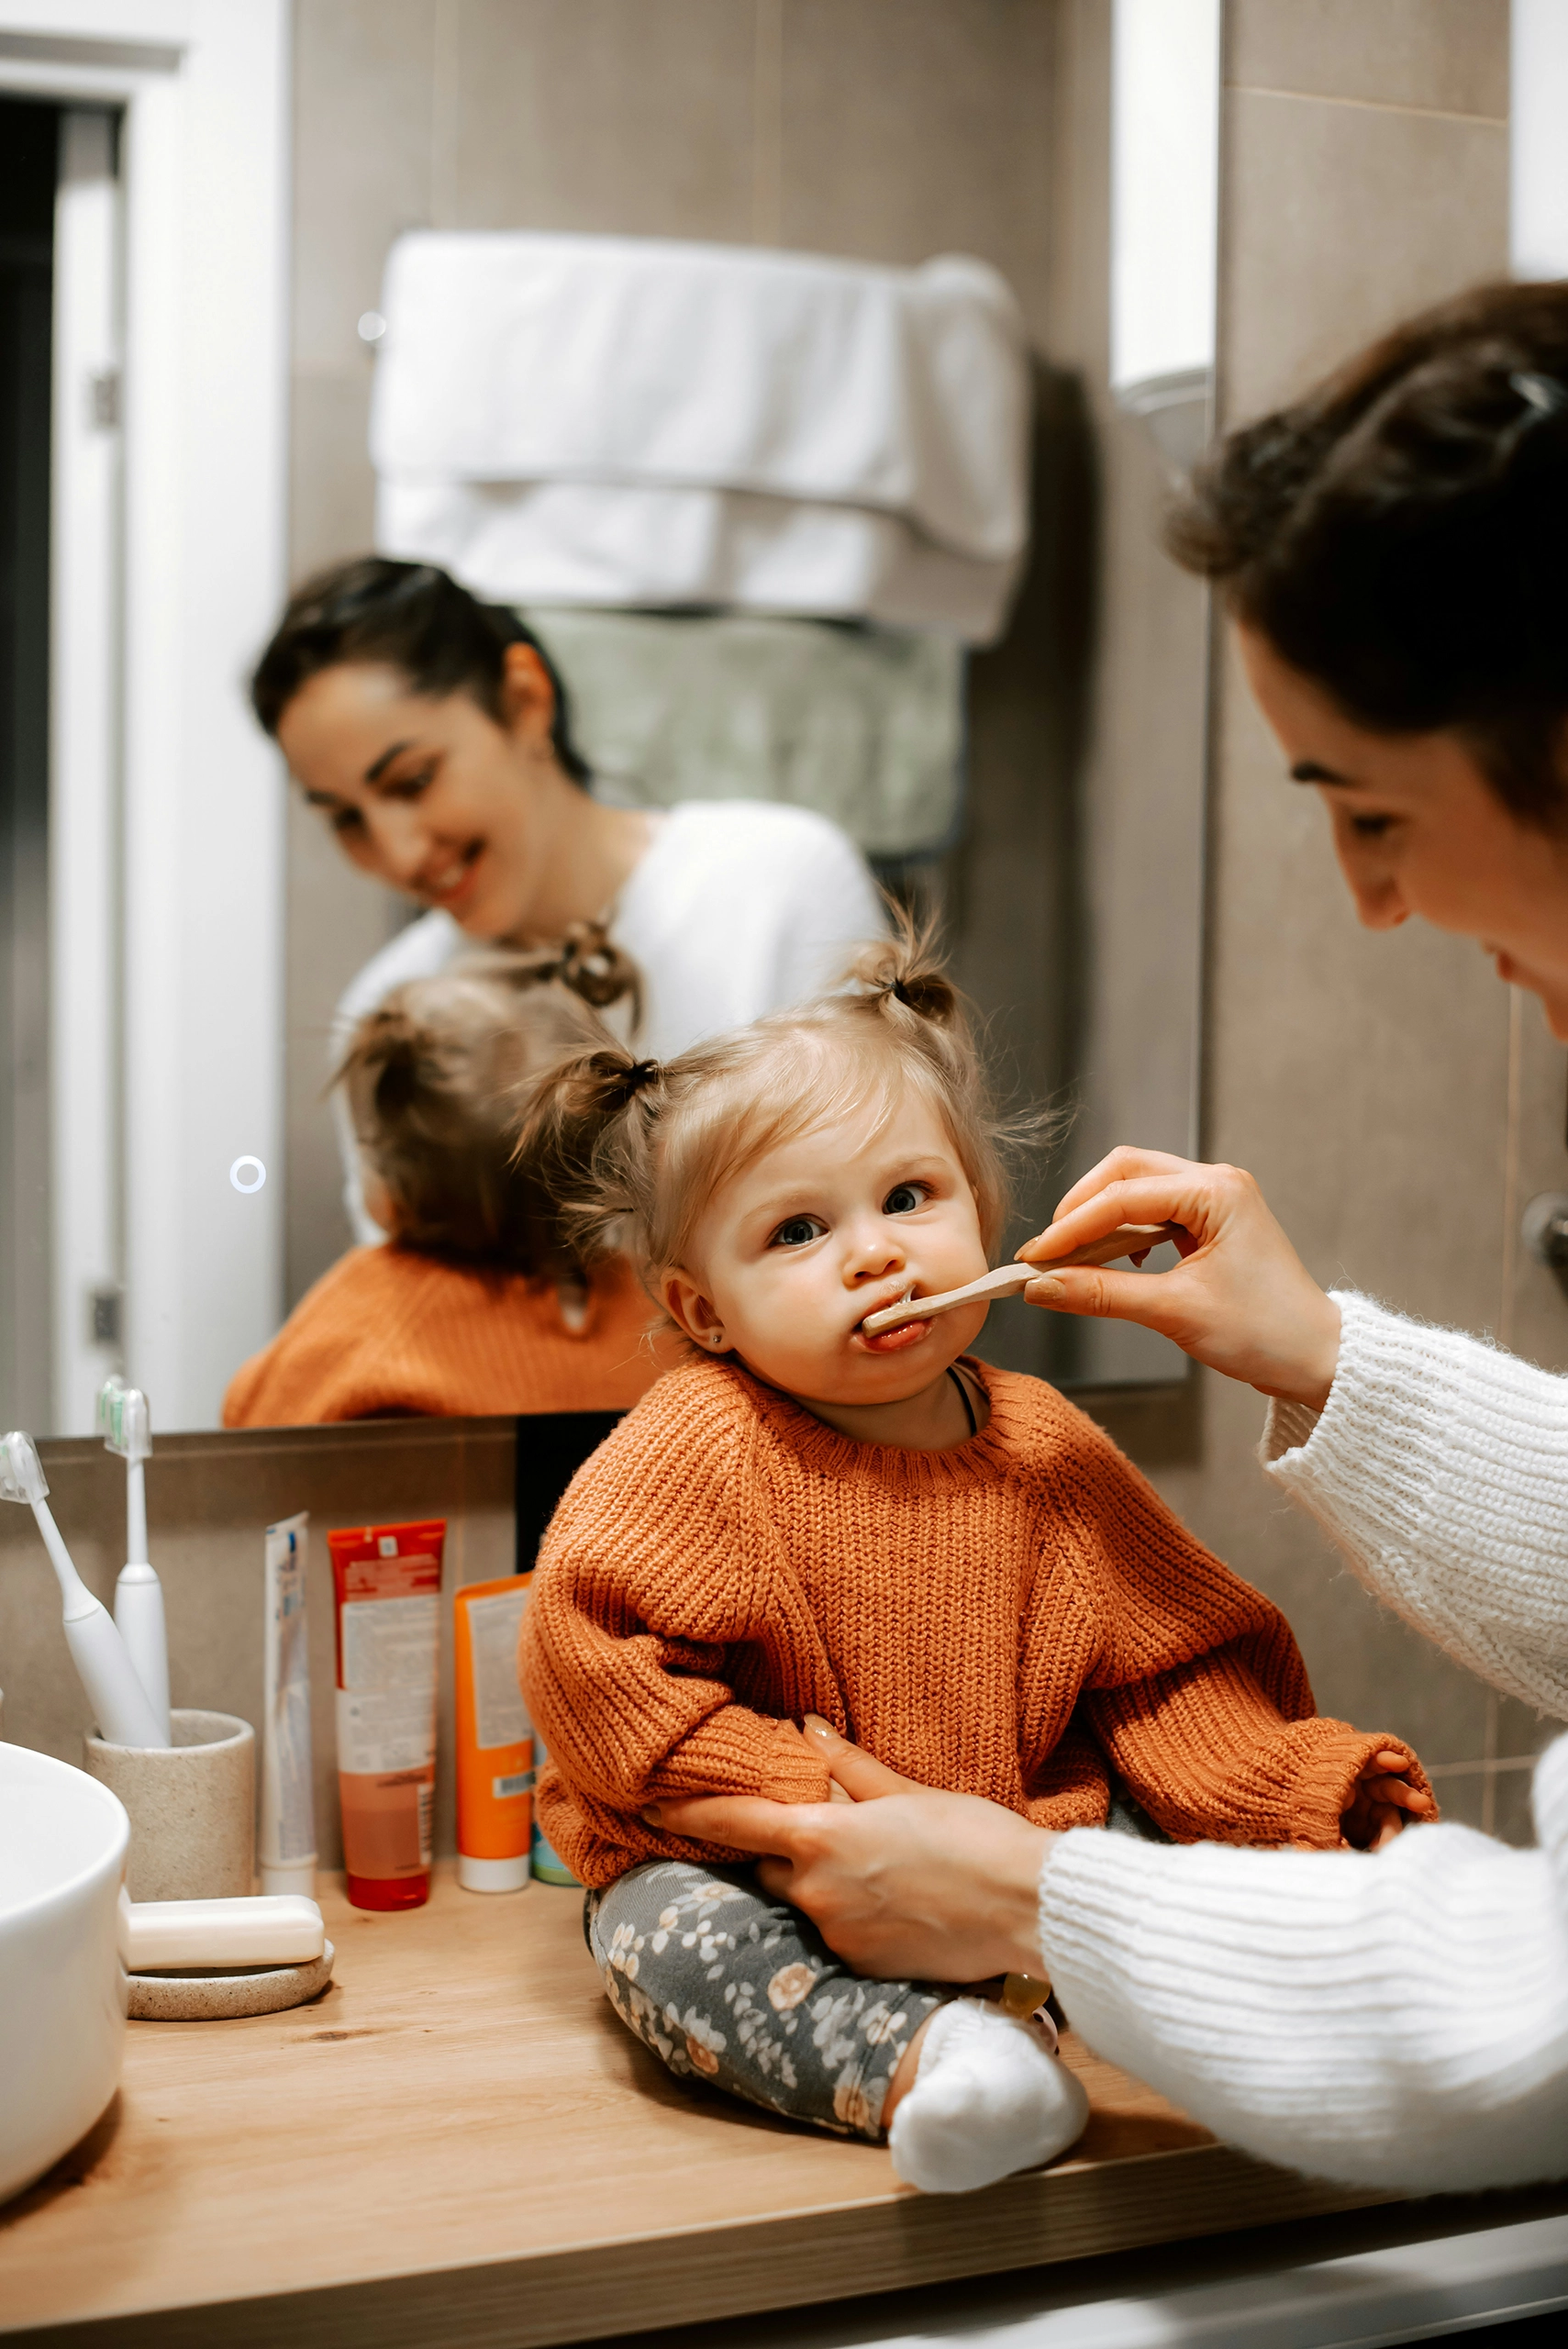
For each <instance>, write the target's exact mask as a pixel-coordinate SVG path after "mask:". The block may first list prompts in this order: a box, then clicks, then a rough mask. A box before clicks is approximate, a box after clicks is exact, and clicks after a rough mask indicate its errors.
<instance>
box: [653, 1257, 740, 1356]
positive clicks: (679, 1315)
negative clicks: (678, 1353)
mask: <svg viewBox="0 0 1568 2349" xmlns="http://www.w3.org/2000/svg"><path fill="white" fill-rule="evenodd" d="M659 1295H660V1298H661V1300H662V1304H663V1307H664V1310H665V1312H666V1313H667V1314H668V1315H669V1317H670V1319H671V1320H672V1321H673V1322H674V1324H675V1326H676V1328H677V1329H678V1330H681V1331H682V1332H683V1333H684V1335H685V1336H686V1337H688V1338H689V1339H690V1340H691V1341H692V1343H693V1345H694V1346H700V1347H701V1348H702V1351H703V1352H704V1353H705V1354H727V1353H728V1352H729V1351H730V1341H729V1340H728V1338H727V1337H726V1335H725V1333H724V1324H723V1321H722V1320H721V1319H720V1318H719V1313H718V1308H717V1306H716V1305H715V1304H714V1302H713V1300H712V1298H711V1297H707V1296H706V1294H705V1292H704V1290H703V1288H702V1286H701V1284H700V1283H699V1282H697V1281H695V1280H693V1278H692V1276H691V1275H690V1274H689V1273H684V1272H682V1271H681V1270H680V1269H679V1267H678V1266H677V1267H673V1268H672V1269H671V1270H670V1271H669V1272H666V1273H664V1274H662V1275H661V1277H660V1282H659Z"/></svg>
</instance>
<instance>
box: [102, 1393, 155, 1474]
mask: <svg viewBox="0 0 1568 2349" xmlns="http://www.w3.org/2000/svg"><path fill="white" fill-rule="evenodd" d="M98 1433H99V1434H100V1435H101V1436H102V1437H103V1439H104V1448H105V1450H106V1451H107V1452H117V1453H118V1454H119V1456H120V1458H121V1459H122V1460H150V1459H151V1457H152V1422H151V1419H150V1416H149V1413H148V1408H147V1397H146V1396H145V1395H144V1394H143V1393H142V1391H141V1389H140V1387H139V1386H127V1385H126V1383H125V1380H124V1379H123V1378H122V1377H121V1376H120V1375H119V1373H118V1372H117V1371H114V1372H112V1373H111V1374H110V1375H109V1376H108V1377H107V1378H106V1379H105V1381H104V1383H103V1385H102V1386H100V1387H99V1389H98Z"/></svg>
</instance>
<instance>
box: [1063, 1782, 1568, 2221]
mask: <svg viewBox="0 0 1568 2349" xmlns="http://www.w3.org/2000/svg"><path fill="white" fill-rule="evenodd" d="M1551 1761H1552V1757H1549V1762H1548V1764H1546V1765H1542V1771H1541V1776H1542V1778H1543V1779H1550V1778H1551V1777H1553V1776H1555V1771H1554V1770H1553V1769H1552V1768H1551ZM1562 1776H1563V1781H1564V1791H1565V1793H1568V1741H1565V1742H1564V1748H1563V1762H1562ZM1554 1793H1555V1787H1553V1788H1552V1789H1551V1794H1549V1796H1548V1799H1547V1804H1546V1806H1545V1807H1546V1808H1547V1809H1550V1808H1551V1795H1552V1794H1554ZM1565 1808H1568V1806H1565ZM1564 1824H1565V1825H1568V1819H1565V1821H1564ZM1562 1865H1563V1863H1562V1856H1561V1854H1550V1853H1548V1852H1546V1851H1539V1852H1518V1851H1510V1850H1509V1849H1507V1847H1506V1846H1505V1845H1502V1844H1499V1843H1496V1842H1490V1841H1488V1840H1487V1839H1485V1838H1484V1837H1482V1836H1479V1835H1476V1834H1473V1833H1472V1832H1471V1831H1470V1830H1468V1829H1466V1828H1457V1827H1416V1828H1412V1829H1409V1830H1407V1831H1406V1832H1405V1833H1404V1834H1403V1835H1401V1836H1399V1837H1398V1838H1397V1839H1396V1842H1394V1843H1393V1844H1392V1845H1391V1846H1390V1848H1389V1849H1388V1850H1387V1851H1386V1852H1383V1853H1379V1854H1376V1855H1375V1856H1372V1855H1368V1854H1362V1853H1351V1852H1339V1853H1335V1852H1325V1853H1318V1852H1248V1851H1236V1850H1226V1849H1222V1848H1220V1847H1218V1846H1217V1845H1214V1844H1197V1845H1192V1846H1188V1847H1186V1848H1171V1847H1168V1846H1167V1847H1161V1846H1156V1845H1152V1844H1148V1843H1140V1842H1135V1841H1134V1840H1133V1839H1132V1838H1131V1837H1129V1836H1123V1835H1113V1834H1108V1833H1106V1832H1104V1831H1094V1830H1084V1829H1077V1830H1075V1831H1073V1833H1071V1834H1067V1835H1063V1836H1062V1837H1060V1838H1059V1839H1058V1840H1057V1841H1056V1842H1054V1843H1053V1844H1052V1845H1051V1847H1050V1850H1049V1852H1048V1854H1047V1857H1046V1861H1045V1865H1044V1866H1043V1867H1042V1869H1041V1871H1040V1955H1041V1961H1042V1964H1043V1965H1044V1968H1045V1971H1046V1972H1047V1974H1049V1975H1050V1976H1051V1980H1052V1982H1053V1984H1054V1986H1055V1988H1056V1992H1057V1995H1058V1997H1059V1998H1060V1999H1061V2001H1062V2007H1063V2009H1065V2011H1066V2013H1067V2016H1068V2018H1069V2020H1070V2021H1071V2022H1072V2023H1073V2026H1074V2028H1075V2029H1076V2030H1077V2031H1079V2032H1081V2033H1082V2034H1083V2036H1084V2038H1085V2039H1086V2040H1087V2042H1088V2043H1089V2044H1090V2046H1091V2047H1093V2048H1094V2049H1095V2052H1096V2054H1100V2055H1102V2056H1104V2057H1105V2058H1106V2059H1107V2060H1108V2061H1109V2062H1112V2063H1115V2064H1119V2065H1123V2066H1124V2067H1125V2069H1127V2070H1128V2071H1129V2072H1131V2073H1133V2074H1135V2075H1136V2076H1137V2077H1139V2078H1140V2079H1142V2080H1145V2081H1147V2082H1148V2084H1149V2085H1150V2086H1151V2087H1153V2088H1156V2089H1158V2090H1159V2091H1160V2092H1161V2093H1162V2095H1164V2096H1167V2097H1169V2098H1170V2099H1171V2100H1172V2101H1173V2103H1175V2104H1177V2105H1180V2106H1181V2107H1182V2108H1183V2110H1185V2111H1186V2112H1188V2113H1190V2114H1191V2115H1192V2117H1193V2119H1194V2120H1195V2121H1201V2122H1203V2123H1204V2125H1205V2126H1206V2127H1207V2128H1210V2129H1212V2130H1214V2131H1215V2132H1216V2133H1217V2134H1218V2135H1219V2136H1221V2137H1224V2138H1226V2139H1227V2140H1229V2142H1230V2143H1233V2144H1237V2145H1240V2146H1241V2147H1242V2148H1243V2149H1244V2150H1245V2151H1247V2152H1249V2153H1251V2154H1257V2155H1259V2156H1260V2157H1262V2159H1264V2160H1267V2161H1273V2162H1276V2163H1281V2164H1284V2165H1286V2166H1288V2167H1291V2168H1295V2169H1303V2170H1307V2171H1309V2172H1313V2173H1316V2174H1318V2175H1322V2176H1331V2177H1339V2178H1346V2179H1351V2180H1356V2181H1364V2182H1365V2183H1367V2184H1368V2185H1372V2186H1380V2187H1385V2188H1403V2189H1405V2190H1407V2191H1410V2192H1415V2193H1432V2192H1442V2191H1449V2190H1467V2189H1470V2188H1483V2187H1491V2186H1507V2185H1515V2184H1520V2183H1523V2182H1525V2181H1526V2180H1529V2179H1531V2178H1544V2177H1551V2176H1560V2175H1562V2173H1563V2171H1564V2169H1565V2168H1568V1977H1565V1976H1564V1974H1563V1968H1562V1920H1561V1918H1562V1911H1561V1899H1562V1890H1563V1889H1564V1887H1563V1884H1562ZM1554 1868H1555V1869H1556V1871H1557V1874H1556V1876H1555V1877H1554V1875H1553V1869H1554Z"/></svg>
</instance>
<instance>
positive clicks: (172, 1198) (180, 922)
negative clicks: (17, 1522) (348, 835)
mask: <svg viewBox="0 0 1568 2349" xmlns="http://www.w3.org/2000/svg"><path fill="white" fill-rule="evenodd" d="M289 14H290V12H289V6H288V0H0V90H3V91H6V92H8V93H14V94H16V95H24V94H28V95H36V96H39V97H49V98H52V99H55V100H58V101H60V102H62V103H66V104H70V103H72V101H74V102H77V103H79V104H87V105H91V104H95V103H96V104H100V105H108V106H114V107H117V108H118V109H120V110H121V111H122V146H121V179H120V194H121V201H122V204H123V210H124V255H125V276H124V287H125V342H124V367H123V401H122V416H123V425H122V432H123V445H122V451H121V460H122V466H123V531H122V546H121V553H120V559H119V563H118V573H119V575H118V579H117V582H116V583H115V585H116V587H117V595H116V596H115V603H116V607H117V611H118V614H119V615H120V618H119V622H118V626H117V636H118V645H117V653H118V666H119V674H120V679H121V685H120V693H119V727H118V738H119V739H118V742H117V746H115V747H117V752H118V758H117V765H118V770H119V772H118V777H117V788H118V792H119V807H120V828H119V829H120V837H121V839H122V841H123V843H124V852H123V856H122V857H121V858H119V859H118V860H117V863H118V865H119V872H118V874H117V875H111V881H113V880H115V879H117V881H118V884H119V888H120V891H121V893H122V896H121V902H122V908H123V912H122V918H121V921H120V924H119V933H118V934H119V939H120V941H121V943H120V947H119V951H118V953H117V956H116V957H115V958H114V960H115V961H116V962H117V964H118V971H117V974H116V973H115V972H113V971H110V972H109V973H108V976H109V980H110V983H111V992H112V993H116V994H117V996H118V1002H117V1005H116V1006H115V1008H114V1013H113V1019H114V1022H115V1023H116V1024H117V1029H118V1033H117V1037H116V1038H115V1039H114V1041H116V1042H117V1046H118V1051H117V1058H118V1061H119V1065H120V1073H121V1075H120V1082H121V1086H122V1091H123V1102H124V1113H123V1119H122V1121H121V1130H122V1133H123V1157H122V1159H121V1163H120V1166H119V1167H118V1169H114V1168H112V1167H109V1168H104V1169H103V1170H102V1172H101V1175H100V1173H99V1170H98V1169H97V1168H96V1167H94V1166H91V1165H89V1164H87V1163H79V1154H80V1153H82V1152H86V1154H87V1156H88V1157H89V1158H95V1157H96V1156H97V1153H98V1150H99V1149H100V1148H101V1147H102V1145H101V1143H98V1144H92V1143H91V1142H90V1141H89V1140H88V1138H89V1137H90V1135H91V1134H92V1132H93V1130H94V1120H95V1119H97V1120H98V1122H99V1124H100V1126H101V1124H102V1119H103V1114H104V1112H103V1103H102V1090H101V1076H100V1074H98V1073H97V1072H99V1070H100V1067H101V1062H102V1039H101V1038H99V1039H97V1040H96V1041H95V1039H94V1037H93V1035H92V1033H91V1030H92V1007H93V1004H94V1003H95V1001H97V1000H99V999H100V998H101V995H102V992H103V985H104V977H103V967H106V963H105V954H104V950H103V945H102V940H101V938H99V939H93V938H88V939H85V940H84V939H83V937H82V936H81V933H80V923H81V920H82V919H83V915H84V913H85V912H86V911H87V909H88V908H89V907H91V905H92V903H93V902H94V891H95V889H96V891H97V893H98V897H99V900H100V901H101V897H102V893H103V883H102V880H101V879H100V880H97V881H95V878H94V874H93V871H92V869H91V868H92V866H93V863H94V860H95V857H96V858H97V861H98V863H100V864H101V863H102V861H103V860H102V842H101V841H94V840H93V839H91V838H87V837H83V826H82V824H81V822H80V821H75V822H73V821H72V818H73V816H74V815H76V814H77V813H78V811H79V810H81V809H82V808H83V807H85V805H86V804H87V802H88V801H90V800H91V797H92V793H93V791H94V789H98V790H99V791H100V792H101V790H102V788H103V787H104V780H103V777H102V775H101V774H100V776H99V778H98V781H97V783H96V784H95V783H94V782H93V779H92V777H91V775H90V774H88V773H87V769H86V766H85V765H84V764H83V762H84V761H90V754H89V753H88V752H87V751H81V752H80V753H79V754H78V755H77V756H76V763H75V766H74V768H73V770H72V772H73V774H74V775H75V793H76V796H75V798H74V799H72V797H71V796H69V795H68V796H67V797H66V799H65V800H63V801H62V802H61V807H60V809H59V814H60V817H61V823H60V825H59V827H58V837H57V836H56V835H57V827H56V824H55V821H54V814H53V811H51V822H50V835H51V837H50V860H51V868H52V871H53V875H54V878H53V879H52V880H51V893H50V894H51V917H53V945H52V952H51V959H52V964H53V970H52V973H51V977H52V980H53V1001H54V1006H55V1008H56V1013H57V1015H58V1016H57V1019H56V1022H55V1041H56V1046H57V1051H58V1060H57V1063H56V1071H55V1072H54V1073H53V1074H55V1075H56V1076H57V1079H58V1085H57V1099H56V1108H55V1111H54V1114H53V1119H52V1123H53V1130H54V1136H55V1143H56V1150H57V1163H56V1179H55V1189H56V1193H57V1197H60V1196H61V1179H60V1177H61V1162H62V1160H63V1161H64V1163H69V1164H70V1166H71V1170H72V1172H71V1178H70V1184H69V1186H68V1188H67V1192H66V1194H64V1195H63V1196H65V1197H67V1198H68V1199H69V1200H70V1202H71V1205H70V1208H69V1212H68V1213H67V1214H66V1215H64V1216H62V1217H61V1218H60V1219H59V1220H60V1222H61V1234H60V1238H59V1240H58V1242H57V1248H56V1267H57V1291H56V1305H55V1316H54V1318H55V1340H56V1358H57V1376H56V1390H57V1431H58V1432H61V1433H84V1432H87V1428H86V1426H84V1425H83V1420H82V1408H83V1392H84V1389H85V1381H86V1379H87V1377H88V1375H89V1374H90V1373H91V1371H92V1369H93V1367H94V1364H93V1362H92V1361H91V1360H88V1361H83V1344H82V1336H83V1321H84V1317H85V1314H86V1311H87V1305H86V1295H85V1288H84V1286H83V1284H84V1283H85V1284H86V1285H88V1286H95V1285H99V1284H101V1283H102V1281H103V1279H104V1275H105V1271H106V1270H110V1271H112V1270H113V1268H106V1267H103V1266H101V1265H98V1264H90V1262H89V1260H90V1258H91V1256H92V1255H93V1254H94V1252H95V1251H96V1250H97V1248H98V1247H99V1245H100V1241H101V1235H102V1232H103V1230H104V1208H103V1199H102V1197H98V1198H97V1199H96V1201H95V1198H94V1196H93V1195H94V1194H95V1190H96V1191H99V1192H102V1191H103V1190H104V1189H105V1188H107V1189H108V1191H109V1193H110V1195H111V1196H112V1192H113V1189H114V1187H115V1175H116V1174H117V1175H118V1187H119V1189H120V1192H121V1194H122V1196H123V1213H122V1217H121V1220H122V1223H123V1232H124V1259H123V1264H122V1265H121V1267H119V1270H120V1272H121V1275H122V1278H123V1283H124V1290H125V1306H124V1355H125V1362H126V1367H127V1371H128V1375H129V1376H130V1377H131V1378H132V1379H133V1380H134V1382H135V1383H136V1384H137V1385H138V1386H142V1387H145V1388H146V1390H147V1392H148V1394H149V1395H150V1398H151V1404H152V1412H153V1421H154V1426H155V1427H159V1426H161V1427H164V1428H199V1427H212V1426H216V1425H217V1417H218V1408H219V1405H220V1402H221V1398H222V1393H223V1388H224V1386H225V1384H226V1382H227V1380H228V1376H229V1375H230V1374H231V1373H232V1372H233V1370H234V1369H235V1368H236V1366H237V1365H238V1364H239V1362H240V1361H241V1360H242V1359H243V1358H244V1356H245V1355H246V1354H247V1353H250V1352H252V1351H253V1350H254V1349H255V1348H256V1347H257V1346H259V1345H261V1344H262V1343H263V1342H264V1341H265V1340H266V1339H267V1338H268V1337H269V1336H271V1334H272V1331H273V1330H274V1329H275V1328H276V1326H277V1323H278V1320H279V1319H280V1318H281V1308H282V1291H283V1285H282V1261H283V1251H282V1203H283V1197H284V1184H283V1167H282V1163H281V1149H282V1135H283V1120H282V1106H281V1105H282V1096H283V1083H282V1066H283V985H282V972H283V948H284V902H283V780H282V774H281V770H280V767H279V764H278V761H277V759H276V756H275V754H274V753H273V751H272V750H271V748H270V746H269V745H268V744H267V743H266V742H265V740H263V739H262V737H261V734H260V733H259V731H258V730H257V729H256V727H255V725H254V723H253V722H252V720H251V718H250V714H249V711H248V709H247V708H246V706H245V700H244V690H243V688H244V678H245V674H246V671H247V669H248V667H249V665H250V661H251V660H252V659H253V657H254V655H255V653H256V651H257V650H258V649H259V647H260V646H261V643H262V642H263V641H264V640H265V638H266V635H267V632H268V629H269V628H270V626H271V624H272V620H273V618H275V616H276V612H277V608H278V605H279V601H280V597H281V594H282V589H283V585H284V545H285V470H284V469H285V452H286V420H287V411H286V383H287V317H286V307H285V296H286V256H287V223H288V114H289V85H288V39H289ZM76 395H77V394H76V392H75V391H73V387H72V385H71V384H62V385H61V386H59V387H58V390H57V397H58V398H59V399H61V400H69V399H71V398H72V397H73V396H76ZM94 609H95V603H94V598H93V597H91V596H87V597H85V598H81V597H74V596H73V597H72V599H71V600H69V601H67V600H65V599H61V603H60V604H59V606H58V607H57V611H56V615H55V618H56V629H57V634H56V642H57V649H58V650H59V651H60V657H61V669H62V672H68V671H69V670H70V668H71V664H72V659H73V658H74V659H75V660H76V661H77V662H78V665H80V663H81V662H82V661H84V660H85V659H87V657H88V653H89V650H90V648H89V647H88V645H87V644H86V641H85V638H84V634H83V632H84V631H87V630H90V629H91V628H92V627H93V626H94V624H95V623H94V617H93V616H94ZM61 722H62V723H63V717H62V720H61ZM79 732H80V729H79ZM57 748H58V749H59V750H60V751H64V749H65V739H64V738H63V737H61V739H60V740H59V742H58V744H57ZM97 755H98V756H99V758H100V763H101V761H102V759H103V758H104V757H106V756H109V755H112V751H100V752H99V753H98V754H97ZM83 793H84V794H85V795H86V798H85V800H84V799H83V796H82V795H83ZM95 963H97V964H98V965H100V966H103V967H101V968H100V969H99V970H98V971H97V972H96V973H95V969H94V966H95ZM116 975H117V977H118V981H119V985H118V986H117V987H115V986H114V985H113V984H112V983H113V980H114V978H115V976H116ZM95 1087H96V1088H97V1090H96V1092H95V1091H94V1088H95ZM241 1156H246V1157H251V1158H255V1159H258V1160H260V1161H261V1163H262V1164H263V1165H264V1166H265V1167H266V1168H267V1170H268V1179H267V1181H266V1184H265V1186H264V1187H263V1188H261V1189H260V1190H258V1191H256V1192H254V1193H251V1194H250V1195H244V1194H242V1193H241V1192H239V1190H238V1189H236V1188H235V1187H234V1186H232V1185H231V1183H230V1180H229V1169H230V1167H231V1165H232V1164H233V1163H234V1162H235V1161H236V1160H237V1159H239V1158H240V1157H241ZM72 1365H73V1367H72Z"/></svg>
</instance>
